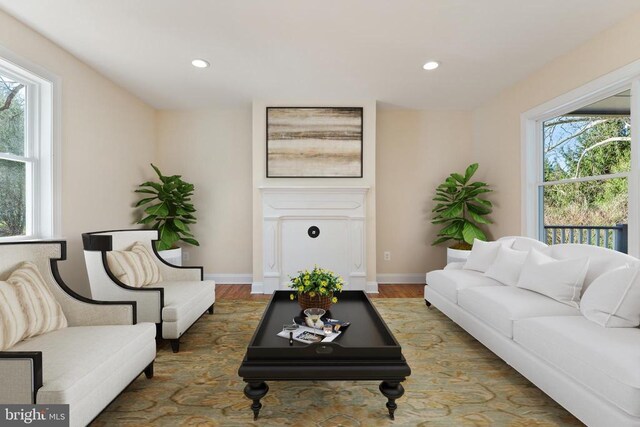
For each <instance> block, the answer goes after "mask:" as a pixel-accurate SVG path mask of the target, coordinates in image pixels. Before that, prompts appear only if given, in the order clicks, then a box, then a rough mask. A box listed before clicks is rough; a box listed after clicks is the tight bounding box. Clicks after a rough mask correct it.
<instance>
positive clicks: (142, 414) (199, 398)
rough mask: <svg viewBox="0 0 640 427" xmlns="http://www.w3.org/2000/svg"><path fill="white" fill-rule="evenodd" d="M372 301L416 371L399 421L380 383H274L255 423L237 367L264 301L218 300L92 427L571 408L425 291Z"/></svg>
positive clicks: (491, 415)
mask: <svg viewBox="0 0 640 427" xmlns="http://www.w3.org/2000/svg"><path fill="white" fill-rule="evenodd" d="M374 303H375V305H376V307H377V308H378V310H379V311H380V313H381V315H382V317H383V318H384V319H385V321H386V322H387V324H388V325H389V327H390V328H391V330H392V331H393V333H394V335H395V336H396V338H397V339H398V341H399V342H400V344H401V345H402V349H403V353H404V356H405V358H406V359H407V361H408V363H409V366H411V369H412V371H413V372H412V374H411V376H410V377H409V378H408V379H407V381H405V382H404V383H403V385H404V388H405V394H404V396H403V397H402V398H401V399H399V400H398V402H397V403H398V410H397V411H396V419H395V421H391V420H390V419H389V417H388V413H387V410H386V408H385V403H386V399H385V398H384V397H383V396H382V394H381V393H380V392H379V390H378V385H379V382H370V381H339V382H329V381H327V382H325V381H314V382H271V383H269V387H270V390H269V393H268V394H267V396H266V397H265V398H264V399H263V400H262V403H263V405H264V406H263V408H262V411H261V412H260V418H259V419H258V421H255V422H254V421H253V415H252V412H251V410H250V401H249V400H248V399H246V398H245V397H244V395H243V392H242V390H243V388H244V385H245V384H244V382H243V381H242V380H241V379H240V378H239V377H238V374H237V372H238V367H239V365H240V362H241V360H242V358H243V356H244V353H245V350H246V346H247V343H248V342H249V340H250V338H251V336H252V335H253V332H254V329H255V327H256V326H257V324H258V321H259V320H260V317H261V315H262V312H263V310H264V308H265V307H266V301H231V300H226V301H220V302H218V303H216V312H215V314H214V315H212V316H210V315H204V316H203V317H202V318H201V319H200V320H198V322H196V324H195V325H194V326H193V327H192V328H191V329H190V330H189V331H188V332H187V334H186V335H185V336H184V337H183V338H182V344H181V347H180V353H178V354H173V353H172V352H171V349H170V347H169V345H168V343H164V342H163V343H161V344H160V345H159V347H158V357H157V359H156V362H155V377H154V378H153V379H151V380H148V379H146V378H145V377H144V375H141V376H140V377H139V378H138V379H136V380H135V381H134V382H133V383H132V384H131V385H130V386H129V387H128V388H127V389H126V390H125V391H124V392H123V393H122V394H121V395H120V396H119V397H118V398H117V399H116V400H115V401H114V402H112V403H111V405H109V407H108V408H107V409H105V411H104V412H103V413H102V414H101V415H100V416H99V417H98V418H97V419H96V420H95V421H94V423H93V425H95V426H134V425H135V426H141V425H154V426H156V425H157V426H182V425H185V426H186V425H202V426H204V425H211V426H279V425H283V426H305V427H306V426H323V427H329V426H432V425H433V426H453V425H461V426H518V427H520V426H522V427H525V426H553V425H580V423H579V421H577V420H576V419H575V418H574V417H573V416H572V415H571V414H569V413H568V412H567V411H565V410H564V409H563V408H561V407H560V406H559V405H558V404H556V403H555V402H554V401H553V400H551V399H550V398H549V397H547V396H546V395H545V394H544V393H542V392H541V391H540V390H538V389H537V388H536V387H535V386H534V385H532V384H531V383H530V382H529V381H527V380H526V379H525V378H524V377H522V376H521V375H520V374H518V373H517V372H516V371H515V370H513V369H512V368H511V367H509V366H508V365H507V364H506V363H504V362H503V361H502V360H500V359H499V358H498V357H497V356H495V355H494V354H493V353H491V352H490V351H489V350H487V349H486V348H485V347H484V346H483V345H482V344H480V343H478V342H477V341H476V340H475V339H474V338H473V337H471V336H470V335H468V334H467V333H466V332H465V331H464V330H462V329H461V328H460V327H458V326H457V325H456V324H454V323H453V322H452V321H451V320H449V319H448V318H447V317H446V316H444V315H443V314H442V313H440V312H439V311H438V310H437V309H433V308H432V309H427V307H426V306H425V304H424V300H422V299H420V298H415V299H414V298H412V299H408V298H407V299H405V298H394V299H376V300H374ZM347 333H348V330H347Z"/></svg>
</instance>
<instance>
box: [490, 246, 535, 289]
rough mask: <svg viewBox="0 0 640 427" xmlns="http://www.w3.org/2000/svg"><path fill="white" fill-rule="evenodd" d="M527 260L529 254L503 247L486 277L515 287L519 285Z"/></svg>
mask: <svg viewBox="0 0 640 427" xmlns="http://www.w3.org/2000/svg"><path fill="white" fill-rule="evenodd" d="M525 259H527V252H525V251H516V250H514V249H511V248H507V247H505V246H502V247H500V249H498V256H496V259H495V261H493V264H491V265H490V266H489V268H488V269H487V271H485V272H484V275H485V276H486V277H489V278H491V279H494V280H497V281H498V282H500V283H502V284H504V285H508V286H515V285H516V283H518V278H519V277H520V272H521V271H522V266H523V264H524V261H525Z"/></svg>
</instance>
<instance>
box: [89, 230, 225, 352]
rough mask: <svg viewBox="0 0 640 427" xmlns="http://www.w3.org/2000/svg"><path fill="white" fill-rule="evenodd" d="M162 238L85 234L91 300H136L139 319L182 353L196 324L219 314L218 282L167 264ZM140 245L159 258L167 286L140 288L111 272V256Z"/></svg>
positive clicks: (147, 233)
mask: <svg viewBox="0 0 640 427" xmlns="http://www.w3.org/2000/svg"><path fill="white" fill-rule="evenodd" d="M157 238H158V231H157V230H117V231H100V232H93V233H84V234H83V235H82V241H83V245H84V256H85V261H86V266H87V272H88V275H89V283H90V287H91V296H92V297H93V298H97V299H101V300H107V301H118V300H131V301H136V303H137V314H138V319H139V320H140V321H144V322H153V323H155V324H156V325H157V327H158V331H159V333H158V335H159V336H161V337H162V338H163V339H167V340H170V341H171V347H172V349H173V351H174V352H175V353H177V352H178V351H179V349H180V337H181V336H182V335H183V334H184V333H185V332H186V331H187V330H188V329H189V328H190V327H191V325H193V324H194V323H195V322H196V320H198V319H199V318H200V317H201V316H202V314H203V313H204V312H205V311H208V312H209V314H213V310H214V304H215V299H216V293H215V283H214V282H213V281H211V280H206V281H205V280H203V269H202V267H182V266H175V265H172V264H169V263H167V262H166V261H165V260H163V259H162V258H161V257H160V256H159V255H158V253H157V251H156V249H155V245H154V243H153V242H154V241H155V240H156V239H157ZM135 242H141V243H142V244H143V245H144V246H145V247H146V248H147V249H148V251H149V253H151V254H152V256H154V258H155V259H154V261H155V262H156V264H157V265H158V268H159V269H160V274H161V275H162V278H163V280H162V281H160V282H158V283H155V284H153V285H149V286H143V287H140V288H136V287H131V286H128V285H126V284H124V283H122V282H121V281H120V280H118V279H117V278H116V277H115V275H114V274H113V273H112V272H111V270H110V269H109V264H108V263H107V252H109V251H111V250H118V251H122V250H128V249H130V248H131V246H133V244H134V243H135Z"/></svg>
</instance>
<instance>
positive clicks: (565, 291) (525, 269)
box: [516, 249, 589, 308]
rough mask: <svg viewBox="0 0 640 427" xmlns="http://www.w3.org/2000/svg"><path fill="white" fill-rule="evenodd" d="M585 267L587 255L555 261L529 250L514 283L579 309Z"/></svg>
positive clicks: (587, 260) (586, 268) (587, 263)
mask: <svg viewBox="0 0 640 427" xmlns="http://www.w3.org/2000/svg"><path fill="white" fill-rule="evenodd" d="M588 269H589V258H576V259H565V260H557V259H555V258H551V257H550V256H548V255H545V254H543V253H542V252H540V251H538V250H536V249H531V251H529V254H528V255H527V259H526V260H525V262H524V265H523V266H522V272H521V273H520V278H519V279H518V284H517V285H516V286H518V287H519V288H523V289H529V290H531V291H535V292H538V293H540V294H543V295H546V296H548V297H550V298H553V299H555V300H556V301H559V302H561V303H564V304H567V305H570V306H572V307H575V308H579V306H580V305H579V301H580V291H581V290H582V285H583V284H584V278H585V277H586V275H587V270H588Z"/></svg>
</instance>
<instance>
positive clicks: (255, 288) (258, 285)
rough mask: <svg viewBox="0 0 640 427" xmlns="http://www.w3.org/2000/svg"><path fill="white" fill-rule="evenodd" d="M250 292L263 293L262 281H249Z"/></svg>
mask: <svg viewBox="0 0 640 427" xmlns="http://www.w3.org/2000/svg"><path fill="white" fill-rule="evenodd" d="M251 293H252V294H263V293H264V283H262V282H252V283H251Z"/></svg>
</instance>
